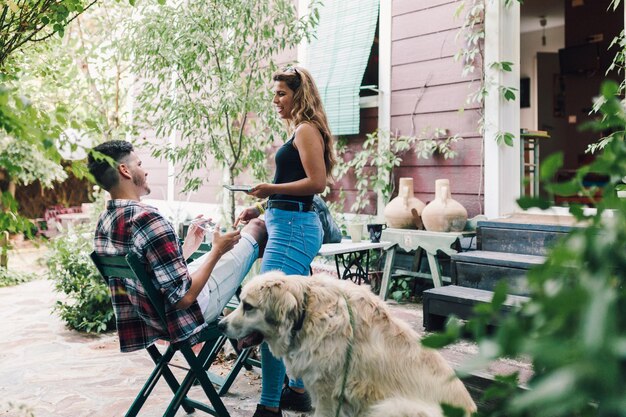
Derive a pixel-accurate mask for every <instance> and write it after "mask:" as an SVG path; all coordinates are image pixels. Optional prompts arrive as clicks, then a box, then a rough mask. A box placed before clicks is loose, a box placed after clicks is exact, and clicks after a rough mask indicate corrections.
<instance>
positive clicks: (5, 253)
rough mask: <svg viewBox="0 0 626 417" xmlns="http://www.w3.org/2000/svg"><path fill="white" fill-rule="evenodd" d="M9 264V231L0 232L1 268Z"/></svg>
mask: <svg viewBox="0 0 626 417" xmlns="http://www.w3.org/2000/svg"><path fill="white" fill-rule="evenodd" d="M8 265H9V232H7V231H4V232H0V268H6V267H8Z"/></svg>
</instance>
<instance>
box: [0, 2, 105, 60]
mask: <svg viewBox="0 0 626 417" xmlns="http://www.w3.org/2000/svg"><path fill="white" fill-rule="evenodd" d="M97 1H98V0H7V1H5V2H4V4H3V5H2V7H0V68H2V67H3V66H4V64H5V61H6V60H7V58H8V57H9V56H10V55H11V54H12V53H14V52H15V51H17V50H19V49H21V48H24V47H25V46H26V45H28V44H32V43H34V42H41V41H44V40H46V39H48V38H50V37H51V36H52V35H54V34H55V33H58V34H59V36H61V37H62V36H63V33H64V30H65V26H67V24H68V23H70V22H71V21H72V20H74V19H75V18H76V17H78V16H79V15H80V14H81V13H83V12H84V11H85V10H87V9H88V8H90V7H91V6H93V5H94V4H95V3H96V2H97Z"/></svg>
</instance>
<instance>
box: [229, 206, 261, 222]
mask: <svg viewBox="0 0 626 417" xmlns="http://www.w3.org/2000/svg"><path fill="white" fill-rule="evenodd" d="M260 215H261V213H260V212H259V209H258V208H256V207H248V208H247V209H244V210H243V211H242V212H241V213H239V216H238V217H237V220H235V224H234V225H233V227H237V225H238V224H239V223H241V224H246V223H248V222H249V221H250V220H252V219H256V218H257V217H259V216H260Z"/></svg>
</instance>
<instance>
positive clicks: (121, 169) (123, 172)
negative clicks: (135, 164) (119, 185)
mask: <svg viewBox="0 0 626 417" xmlns="http://www.w3.org/2000/svg"><path fill="white" fill-rule="evenodd" d="M117 172H118V173H119V174H120V176H121V177H124V178H127V179H131V178H132V177H133V176H132V175H131V173H130V170H129V169H128V165H126V164H119V165H118V166H117Z"/></svg>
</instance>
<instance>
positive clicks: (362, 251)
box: [317, 239, 390, 284]
mask: <svg viewBox="0 0 626 417" xmlns="http://www.w3.org/2000/svg"><path fill="white" fill-rule="evenodd" d="M389 245H390V242H375V243H374V242H370V241H369V240H367V241H365V240H364V241H361V242H358V243H355V242H352V241H351V240H350V239H344V240H342V241H341V242H340V243H326V244H324V245H322V247H321V248H320V250H319V252H318V253H317V254H318V256H333V255H334V257H335V266H336V267H337V276H338V277H339V278H340V279H350V280H352V281H354V282H355V283H357V284H360V283H361V281H364V282H368V276H367V275H368V273H369V260H370V250H371V249H384V248H386V247H387V246H389ZM364 261H365V265H364V264H363V262H364ZM340 263H341V264H342V265H343V267H344V270H343V274H342V273H341V271H340V270H339V264H340Z"/></svg>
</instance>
